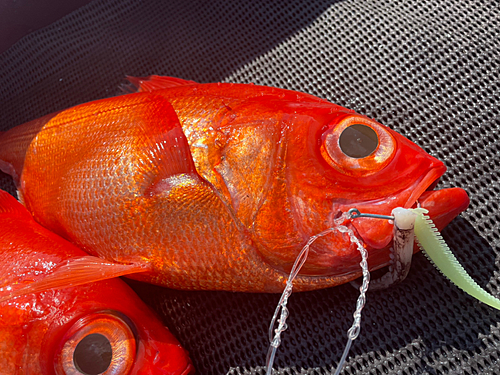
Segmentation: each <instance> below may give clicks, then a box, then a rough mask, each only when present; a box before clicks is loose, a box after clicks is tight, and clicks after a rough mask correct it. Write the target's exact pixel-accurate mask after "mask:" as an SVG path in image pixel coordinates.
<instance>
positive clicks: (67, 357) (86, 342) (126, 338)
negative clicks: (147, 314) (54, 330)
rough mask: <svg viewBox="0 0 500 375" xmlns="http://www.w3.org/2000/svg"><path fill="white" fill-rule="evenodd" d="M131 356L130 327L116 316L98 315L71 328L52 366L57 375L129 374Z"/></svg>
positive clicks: (132, 339) (85, 318)
mask: <svg viewBox="0 0 500 375" xmlns="http://www.w3.org/2000/svg"><path fill="white" fill-rule="evenodd" d="M135 355H136V340H135V336H134V333H133V330H132V328H131V327H130V325H129V324H128V323H127V322H126V321H125V320H124V319H122V317H120V316H119V315H118V314H115V313H113V312H101V313H97V314H91V315H87V316H85V317H83V318H81V319H79V320H78V321H77V322H75V323H74V324H73V325H72V326H71V328H70V329H69V330H68V331H67V332H66V334H65V335H64V337H63V339H62V341H61V344H60V350H59V351H58V353H56V356H55V362H54V363H55V370H56V374H58V375H118V374H128V373H129V372H130V371H131V369H132V367H133V364H134V361H135Z"/></svg>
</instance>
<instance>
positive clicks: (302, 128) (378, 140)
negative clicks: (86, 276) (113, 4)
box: [0, 76, 469, 292]
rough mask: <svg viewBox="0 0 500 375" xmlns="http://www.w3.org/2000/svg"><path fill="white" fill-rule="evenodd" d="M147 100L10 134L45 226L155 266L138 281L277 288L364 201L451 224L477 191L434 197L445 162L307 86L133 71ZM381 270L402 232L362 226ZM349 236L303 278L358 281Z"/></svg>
mask: <svg viewBox="0 0 500 375" xmlns="http://www.w3.org/2000/svg"><path fill="white" fill-rule="evenodd" d="M131 80H132V82H134V83H135V84H136V85H137V86H139V87H140V91H142V92H140V93H133V94H128V95H123V96H120V97H115V98H110V99H104V100H99V101H95V102H91V103H87V104H82V105H79V106H76V107H73V108H70V109H67V110H65V111H62V112H60V113H57V114H52V115H48V116H45V117H44V118H42V119H39V120H35V121H32V122H29V123H26V124H24V125H21V126H18V127H16V128H13V129H11V130H10V131H8V132H6V133H5V134H3V135H2V136H1V137H0V150H1V151H0V160H1V162H0V168H2V169H3V170H4V171H6V172H7V173H10V174H11V175H12V176H14V178H15V181H16V183H17V186H18V189H19V194H20V197H21V199H22V201H23V202H24V204H25V205H26V207H27V208H28V209H29V211H30V212H31V213H32V214H33V215H34V217H35V219H36V220H37V221H38V222H39V223H41V224H42V225H43V226H45V227H46V228H49V229H50V230H52V231H54V232H56V233H57V234H59V235H61V236H63V237H65V238H66V239H68V240H70V241H72V242H74V243H75V244H77V245H78V246H80V247H82V248H83V249H85V250H86V251H87V252H89V253H90V254H93V255H98V256H100V257H102V258H105V259H107V260H109V261H113V262H116V263H118V264H119V263H127V264H129V263H134V264H143V265H144V266H145V267H147V268H148V271H147V272H144V273H140V274H137V275H133V276H132V277H134V278H137V279H140V280H145V281H148V282H152V283H156V284H160V285H164V286H168V287H171V288H179V289H211V290H233V291H251V292H279V291H281V290H282V289H283V286H284V283H285V281H286V279H287V275H288V271H289V270H290V268H291V266H292V265H293V262H294V261H295V258H296V257H297V254H298V253H299V251H300V250H301V248H302V247H303V246H304V244H305V243H306V241H307V240H308V239H309V238H310V236H312V235H315V234H317V233H319V232H321V231H323V230H325V229H326V228H329V227H332V226H333V225H334V219H335V218H336V217H338V216H339V215H341V214H342V213H343V212H346V211H348V210H349V209H350V208H353V207H356V208H358V209H359V210H360V211H362V212H370V213H377V214H384V215H389V214H390V213H391V211H392V209H393V208H395V207H398V206H400V207H406V208H409V207H412V206H414V205H415V204H416V202H417V201H418V202H419V203H420V205H421V206H422V207H424V208H427V209H428V210H429V211H430V215H431V217H432V219H433V220H434V222H435V223H437V225H438V226H439V227H440V228H442V227H444V226H445V225H447V224H448V223H449V222H450V221H451V220H452V219H453V218H454V217H455V216H456V215H458V214H459V213H460V212H461V211H463V210H464V209H465V208H466V207H467V205H468V202H469V200H468V197H467V194H466V193H465V191H464V190H462V189H458V188H453V189H444V190H439V191H432V187H433V186H434V185H435V184H436V183H437V180H438V179H439V177H440V176H441V175H442V174H443V173H444V172H445V170H446V168H445V166H444V164H443V163H442V162H440V161H439V160H437V159H435V158H433V157H432V156H430V155H428V154H427V153H426V152H424V151H423V150H422V149H421V148H419V147H418V146H416V145H415V144H414V143H412V142H410V141H409V140H408V139H406V138H404V137H402V136H401V135H399V134H398V133H396V132H394V131H392V130H391V129H388V128H386V127H384V126H383V125H381V124H379V123H377V122H376V121H374V120H371V119H369V118H367V117H366V116H362V115H359V114H357V113H355V112H353V111H352V110H348V109H345V108H343V107H341V106H338V105H335V104H332V103H329V102H328V101H326V100H323V99H320V98H317V97H314V96H312V95H307V94H303V93H299V92H294V91H288V90H282V89H277V88H271V87H262V86H254V85H247V84H229V83H214V84H197V83H195V82H192V81H184V80H181V79H176V78H168V77H155V76H153V77H151V78H150V79H131ZM349 225H350V227H351V228H352V229H353V230H354V231H355V233H356V235H357V236H358V237H359V239H361V240H362V241H363V243H364V244H365V245H366V247H367V249H368V252H369V266H370V268H371V269H372V270H374V269H378V268H381V267H384V266H386V265H388V264H389V263H390V248H391V242H392V226H391V225H390V224H389V223H387V222H386V221H383V220H378V219H371V218H360V219H357V220H356V221H353V222H352V223H350V224H349ZM359 260H360V256H359V253H358V251H357V249H356V247H355V246H354V245H353V244H351V242H350V240H349V239H348V238H347V237H346V236H343V235H341V234H335V235H328V236H326V237H323V238H321V239H319V240H317V241H316V242H315V243H314V244H313V246H312V247H311V251H310V253H309V258H308V260H307V262H306V264H305V265H304V267H303V269H302V271H301V274H300V275H299V277H297V279H296V282H295V285H296V288H297V289H298V290H310V289H317V288H324V287H328V286H333V285H337V284H341V283H345V282H347V281H350V280H353V279H355V278H357V277H359V276H360V267H359Z"/></svg>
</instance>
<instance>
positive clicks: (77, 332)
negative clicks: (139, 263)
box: [0, 191, 193, 375]
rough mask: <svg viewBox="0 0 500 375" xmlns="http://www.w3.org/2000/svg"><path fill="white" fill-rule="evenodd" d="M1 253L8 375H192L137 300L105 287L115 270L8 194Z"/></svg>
mask: <svg viewBox="0 0 500 375" xmlns="http://www.w3.org/2000/svg"><path fill="white" fill-rule="evenodd" d="M0 248H1V249H2V257H1V258H0V272H1V273H2V279H1V281H0V301H1V302H0V369H1V370H0V373H2V374H9V375H16V374H35V375H36V374H44V375H51V374H58V375H62V374H66V375H77V374H87V375H89V374H101V373H103V374H144V375H146V374H162V375H167V374H170V375H181V374H183V375H187V374H189V373H191V372H192V369H193V367H192V365H191V362H190V360H189V357H188V355H187V352H186V351H185V350H184V349H183V348H182V347H181V346H180V344H179V342H178V341H177V340H176V339H175V338H174V337H173V336H172V334H171V333H170V332H169V331H168V330H167V329H166V328H165V327H164V326H163V325H162V324H161V323H160V321H159V320H158V319H157V318H156V317H155V316H154V315H153V313H152V312H151V311H150V310H149V309H148V308H147V307H146V305H145V304H144V303H143V302H142V301H141V300H140V299H139V298H138V297H137V296H136V295H135V294H134V292H133V291H132V290H131V289H130V288H129V287H128V286H127V285H126V284H125V283H124V282H123V281H122V280H120V279H117V278H115V279H109V280H102V279H103V278H104V277H109V276H110V273H109V272H107V271H106V268H109V267H110V265H109V264H106V262H105V261H103V260H101V259H99V258H95V257H91V256H89V255H87V254H86V253H84V252H83V251H82V250H80V249H78V248H77V247H75V246H74V245H72V244H71V243H69V242H67V241H66V240H64V239H62V238H60V237H59V236H57V235H55V234H54V233H52V232H50V231H48V230H47V229H45V228H43V227H41V226H40V225H39V224H37V223H36V222H35V221H34V220H33V218H32V217H31V215H30V214H29V212H28V211H27V210H26V209H25V208H24V207H23V206H22V205H21V204H20V203H19V202H17V201H16V199H14V198H13V197H12V196H10V195H9V194H7V193H6V192H4V191H0ZM111 267H112V268H113V269H115V270H117V268H116V267H114V266H113V265H111ZM89 268H90V271H88V269H89ZM98 268H101V269H102V271H103V274H106V276H103V275H101V274H99V273H96V271H97V269H98ZM133 268H134V266H122V270H121V271H119V272H117V273H116V274H120V273H121V274H123V273H126V272H134V271H135V272H137V269H135V270H134V269H133ZM135 268H137V267H135ZM139 271H140V270H139ZM94 280H102V281H97V282H93V281H94ZM72 285H77V286H72ZM105 371H106V372H105Z"/></svg>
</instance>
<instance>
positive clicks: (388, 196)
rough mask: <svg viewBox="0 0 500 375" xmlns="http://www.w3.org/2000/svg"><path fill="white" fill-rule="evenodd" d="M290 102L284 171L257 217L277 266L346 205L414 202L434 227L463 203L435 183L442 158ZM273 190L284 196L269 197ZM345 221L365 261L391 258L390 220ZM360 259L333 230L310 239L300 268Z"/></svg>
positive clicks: (325, 270) (462, 196)
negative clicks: (365, 252) (364, 250)
mask: <svg viewBox="0 0 500 375" xmlns="http://www.w3.org/2000/svg"><path fill="white" fill-rule="evenodd" d="M288 107H289V108H288V110H285V111H283V112H284V113H287V114H288V115H287V116H288V117H287V118H286V120H285V122H286V123H287V124H289V125H288V127H287V131H286V134H287V135H286V141H285V142H283V145H284V146H283V148H286V151H284V152H283V153H282V155H284V156H283V158H282V159H283V162H282V165H283V168H282V169H283V172H282V176H280V177H281V178H280V180H279V181H278V182H276V183H275V184H274V185H273V189H272V190H270V192H269V193H268V194H267V197H266V201H265V202H264V204H263V205H262V206H261V209H260V212H259V215H257V218H258V219H260V220H261V221H260V222H258V221H257V224H256V225H255V227H256V228H258V229H260V233H262V234H264V236H263V237H264V238H266V240H267V239H269V241H266V240H265V241H263V243H266V245H267V248H268V249H273V251H269V252H268V253H267V254H266V256H268V257H269V259H271V263H273V264H274V265H275V266H276V267H280V266H281V268H282V269H284V270H289V269H290V267H291V265H292V264H293V260H294V259H295V257H296V255H297V252H298V251H299V250H300V248H301V247H302V246H304V244H305V243H306V241H307V240H308V239H309V238H310V237H311V236H313V235H316V234H318V233H320V232H322V231H324V230H326V229H327V228H332V227H333V228H334V227H335V226H336V225H337V224H336V219H337V218H339V217H341V216H342V215H343V214H345V213H347V212H348V211H349V210H350V209H351V208H356V209H358V210H359V211H360V212H363V213H373V214H379V215H391V212H392V210H393V209H394V208H396V207H404V208H410V207H415V206H416V205H417V204H418V205H420V206H421V207H423V208H426V209H428V210H429V214H430V216H431V218H432V219H433V220H434V222H435V223H436V225H437V227H438V228H439V229H442V228H443V227H444V226H446V225H447V224H448V223H449V222H450V221H451V220H452V219H453V218H454V217H455V216H457V215H458V214H459V213H460V212H462V211H463V210H465V209H466V208H467V206H468V204H469V198H468V196H467V193H466V192H465V191H464V190H463V189H460V188H451V189H442V190H433V188H434V187H435V186H436V184H437V182H438V180H439V178H440V177H441V176H442V175H443V174H444V173H445V171H446V167H445V165H444V163H443V162H441V161H440V160H438V159H436V158H435V157H433V156H431V155H429V154H428V153H427V152H425V151H424V150H423V149H422V148H420V147H419V146H417V145H416V144H415V143H413V142H412V141H410V140H409V139H407V138H405V137H404V136H402V135H401V134H399V133H397V132H395V131H394V130H392V129H390V128H388V127H386V126H384V125H382V124H380V123H378V122H376V121H374V120H372V119H370V118H368V117H366V116H362V115H359V114H357V113H355V112H353V111H351V110H347V109H345V108H342V107H339V106H336V105H331V104H329V103H314V104H313V103H307V104H304V103H300V104H295V105H289V106H288ZM279 194H282V196H284V197H285V198H275V196H278V195H279ZM280 199H281V200H280ZM273 201H274V202H273ZM271 207H274V211H273V210H271ZM266 209H267V210H266ZM345 225H346V226H348V227H350V228H351V229H352V230H353V232H354V233H355V235H356V237H358V239H359V240H360V241H361V242H362V243H363V244H364V246H365V247H366V248H367V250H368V253H369V265H370V268H371V269H377V268H381V267H383V266H385V265H387V264H388V263H389V256H390V251H389V248H390V246H391V243H392V239H393V225H392V224H391V223H389V222H388V220H381V219H374V218H358V219H353V220H349V221H348V222H347V223H345ZM266 226H267V227H270V228H273V230H274V233H275V235H276V237H275V240H272V239H271V237H270V232H266V230H264V229H262V228H266ZM266 236H267V237H266ZM280 241H281V242H280ZM276 250H279V251H276ZM264 251H265V250H264ZM285 259H286V260H285ZM359 261H360V254H359V252H358V250H357V247H356V245H354V244H353V243H352V242H351V240H350V239H349V237H348V236H347V235H345V234H342V233H340V232H338V231H337V232H336V231H334V232H333V233H331V234H329V235H327V236H325V237H322V238H319V239H318V240H316V241H315V242H314V244H313V245H312V246H311V248H310V252H309V258H308V261H307V262H306V263H305V265H304V268H303V272H302V273H303V274H309V275H337V276H340V275H348V274H350V273H354V272H359ZM285 264H286V266H283V265H285Z"/></svg>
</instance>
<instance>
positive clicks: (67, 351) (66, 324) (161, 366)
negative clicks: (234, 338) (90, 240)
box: [41, 279, 194, 375]
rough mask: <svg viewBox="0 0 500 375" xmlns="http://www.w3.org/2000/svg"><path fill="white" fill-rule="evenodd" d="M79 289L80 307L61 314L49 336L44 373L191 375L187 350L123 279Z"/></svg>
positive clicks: (44, 359)
mask: <svg viewBox="0 0 500 375" xmlns="http://www.w3.org/2000/svg"><path fill="white" fill-rule="evenodd" d="M78 291H79V293H84V294H83V296H82V295H80V296H79V298H78V305H74V306H72V307H71V308H68V309H67V310H66V311H64V312H63V313H61V314H60V316H59V318H58V319H54V320H53V322H52V324H51V325H50V327H49V328H48V330H47V332H46V333H45V340H44V343H43V345H42V347H43V348H46V349H45V350H44V351H43V352H42V355H41V363H44V364H45V367H46V368H45V370H46V372H44V373H47V374H52V373H54V371H55V373H56V374H58V375H70V374H71V375H76V374H101V373H106V374H107V373H109V374H156V375H188V374H191V373H193V371H194V369H193V366H192V364H191V361H190V359H189V357H188V353H187V351H186V350H184V349H183V348H182V347H181V345H180V344H179V342H178V341H177V340H176V339H175V338H174V336H173V335H172V334H171V333H170V332H169V331H168V330H167V329H166V328H165V327H164V326H163V325H162V324H161V322H160V321H159V319H158V318H157V317H156V316H155V315H154V314H153V313H152V312H151V311H150V310H149V309H148V308H147V307H146V306H145V305H144V304H143V302H142V301H140V300H139V298H138V297H137V296H135V295H133V293H132V291H131V290H130V288H129V287H128V286H126V285H125V284H124V283H123V282H122V281H121V280H118V279H114V280H106V281H102V282H97V283H93V284H88V285H86V286H83V287H80V288H79V290H78ZM97 293H98V294H99V296H97V295H96V294H97ZM89 296H91V299H87V300H86V298H85V297H89Z"/></svg>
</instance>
